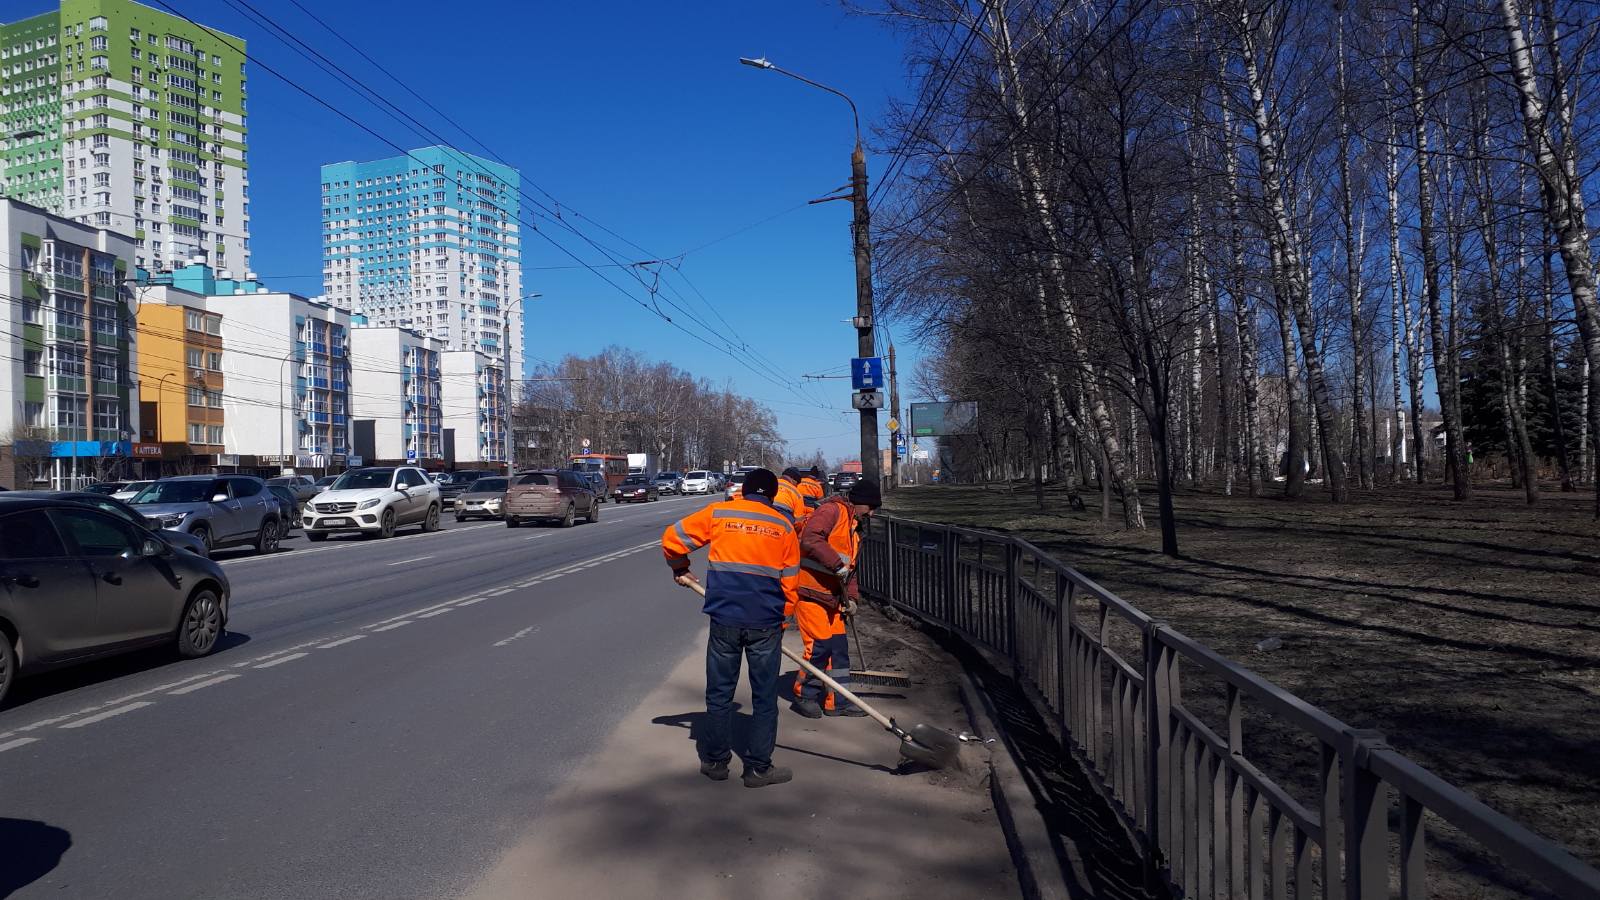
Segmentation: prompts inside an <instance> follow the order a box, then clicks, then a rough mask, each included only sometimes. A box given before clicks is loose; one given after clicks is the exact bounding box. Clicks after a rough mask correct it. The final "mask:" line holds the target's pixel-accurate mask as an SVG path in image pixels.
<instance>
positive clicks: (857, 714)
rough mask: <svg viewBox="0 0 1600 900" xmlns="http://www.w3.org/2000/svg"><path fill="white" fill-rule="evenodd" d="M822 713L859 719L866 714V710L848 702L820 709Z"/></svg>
mask: <svg viewBox="0 0 1600 900" xmlns="http://www.w3.org/2000/svg"><path fill="white" fill-rule="evenodd" d="M822 714H823V715H825V716H849V717H850V718H852V719H859V718H861V717H862V716H864V715H866V714H867V711H866V710H864V709H862V708H861V707H859V706H857V705H855V704H854V703H848V704H844V705H842V706H837V707H834V708H833V709H825V710H823V711H822Z"/></svg>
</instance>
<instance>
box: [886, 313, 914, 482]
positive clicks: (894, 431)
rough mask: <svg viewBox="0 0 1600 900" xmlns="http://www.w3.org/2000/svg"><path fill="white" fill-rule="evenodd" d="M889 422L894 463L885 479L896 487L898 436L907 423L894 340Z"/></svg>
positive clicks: (892, 346)
mask: <svg viewBox="0 0 1600 900" xmlns="http://www.w3.org/2000/svg"><path fill="white" fill-rule="evenodd" d="M889 423H890V424H889V452H890V456H889V459H890V460H891V462H892V465H890V467H889V476H888V478H887V479H885V481H884V486H885V487H891V488H895V487H899V486H900V454H899V453H898V452H897V451H898V450H899V449H900V447H899V443H898V441H896V438H897V437H899V435H900V428H904V427H905V423H904V422H902V421H900V379H899V378H898V377H896V375H895V371H894V341H890V342H889ZM895 426H900V427H899V428H897V427H895ZM907 449H908V450H909V449H910V448H909V447H908V448H907Z"/></svg>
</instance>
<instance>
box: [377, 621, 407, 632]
mask: <svg viewBox="0 0 1600 900" xmlns="http://www.w3.org/2000/svg"><path fill="white" fill-rule="evenodd" d="M410 624H411V620H410V619H407V620H405V621H404V622H391V623H390V624H388V625H385V626H383V627H382V628H374V629H372V630H373V631H393V630H395V629H396V628H404V627H405V626H407V625H410Z"/></svg>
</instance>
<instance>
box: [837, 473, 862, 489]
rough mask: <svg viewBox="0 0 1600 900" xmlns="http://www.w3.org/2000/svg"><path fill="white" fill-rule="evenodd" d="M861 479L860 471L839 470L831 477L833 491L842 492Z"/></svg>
mask: <svg viewBox="0 0 1600 900" xmlns="http://www.w3.org/2000/svg"><path fill="white" fill-rule="evenodd" d="M860 480H861V473H860V472H840V473H839V474H838V475H836V476H834V478H833V492H834V493H836V494H843V493H845V492H846V491H848V490H850V489H851V488H853V487H855V486H856V483H857V482H859V481H860Z"/></svg>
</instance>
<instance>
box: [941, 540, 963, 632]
mask: <svg viewBox="0 0 1600 900" xmlns="http://www.w3.org/2000/svg"><path fill="white" fill-rule="evenodd" d="M960 555H961V537H960V535H959V534H957V533H956V532H955V531H953V530H951V529H949V528H946V529H944V624H945V627H946V628H949V629H951V630H952V631H955V630H957V624H958V623H957V621H956V617H955V612H956V568H957V566H956V559H957V558H958V557H959V556H960Z"/></svg>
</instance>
